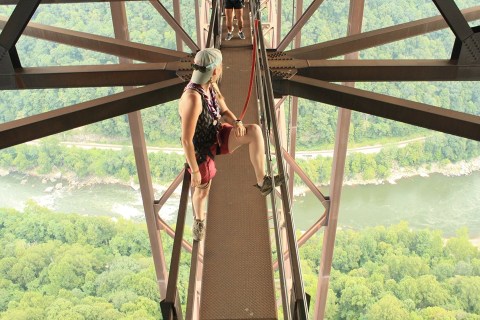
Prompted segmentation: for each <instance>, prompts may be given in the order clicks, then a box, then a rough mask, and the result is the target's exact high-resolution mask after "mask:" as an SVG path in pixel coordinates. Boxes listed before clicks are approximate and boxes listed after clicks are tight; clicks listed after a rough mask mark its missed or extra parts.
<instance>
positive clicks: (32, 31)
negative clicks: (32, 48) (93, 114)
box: [0, 17, 188, 62]
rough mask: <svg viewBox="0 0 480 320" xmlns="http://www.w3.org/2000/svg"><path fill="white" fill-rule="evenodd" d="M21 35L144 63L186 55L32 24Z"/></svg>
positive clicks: (0, 25) (0, 20) (2, 19)
mask: <svg viewBox="0 0 480 320" xmlns="http://www.w3.org/2000/svg"><path fill="white" fill-rule="evenodd" d="M6 21H7V19H6V18H5V17H0V28H3V27H5V24H6ZM23 34H24V35H27V36H31V37H35V38H39V39H44V40H48V41H53V42H57V43H62V44H66V45H71V46H75V47H79V48H83V49H88V50H93V51H97V52H103V53H106V54H111V55H115V56H120V57H125V58H130V59H133V60H137V61H144V62H167V61H176V60H178V59H181V58H184V57H186V56H187V55H188V54H187V53H185V52H181V51H175V50H169V49H164V48H159V47H155V46H150V45H145V44H140V43H135V42H131V41H125V40H117V39H113V38H109V37H103V36H98V35H93V34H90V33H85V32H79V31H72V30H68V29H64V28H58V27H51V26H46V25H42V24H38V23H33V22H30V23H29V24H28V26H27V27H26V28H25V30H24V33H23Z"/></svg>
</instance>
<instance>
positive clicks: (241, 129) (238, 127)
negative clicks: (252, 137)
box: [233, 120, 247, 137]
mask: <svg viewBox="0 0 480 320" xmlns="http://www.w3.org/2000/svg"><path fill="white" fill-rule="evenodd" d="M233 129H234V130H235V136H236V137H243V136H244V135H245V134H246V133H247V129H246V128H245V126H244V125H243V122H242V121H240V120H237V121H235V122H234V123H233Z"/></svg>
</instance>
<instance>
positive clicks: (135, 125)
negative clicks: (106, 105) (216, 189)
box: [110, 2, 168, 297]
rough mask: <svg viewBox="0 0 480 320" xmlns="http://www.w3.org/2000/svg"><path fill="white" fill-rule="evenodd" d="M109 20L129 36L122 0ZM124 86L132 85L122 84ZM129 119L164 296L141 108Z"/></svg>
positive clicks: (164, 274)
mask: <svg viewBox="0 0 480 320" xmlns="http://www.w3.org/2000/svg"><path fill="white" fill-rule="evenodd" d="M110 9H111V12H112V20H113V26H114V31H115V37H116V38H118V39H122V40H129V38H130V37H129V35H128V26H127V14H126V10H125V3H124V2H110ZM120 63H132V60H130V59H126V58H120ZM124 89H125V90H129V89H131V87H125V88H124ZM128 122H129V125H130V132H131V135H132V144H133V151H134V153H135V162H136V166H137V174H138V180H139V181H140V191H141V193H142V200H143V208H144V210H145V220H146V223H147V230H148V236H149V238H150V245H151V247H152V256H153V263H154V265H155V272H156V276H157V283H158V287H159V290H160V296H161V297H165V294H166V291H167V284H166V282H167V278H168V274H167V269H166V262H165V256H164V254H163V246H162V239H161V237H160V232H159V231H157V227H156V223H155V222H156V219H155V212H154V208H153V203H154V201H155V199H154V194H153V187H152V178H151V175H150V166H149V163H148V155H147V146H146V143H145V135H144V130H143V123H142V118H141V114H140V111H137V112H132V113H129V114H128Z"/></svg>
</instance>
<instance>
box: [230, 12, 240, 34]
mask: <svg viewBox="0 0 480 320" xmlns="http://www.w3.org/2000/svg"><path fill="white" fill-rule="evenodd" d="M235 17H237V25H238V32H242V30H243V9H235ZM232 24H233V20H232ZM232 30H233V28H232ZM230 32H231V31H230Z"/></svg>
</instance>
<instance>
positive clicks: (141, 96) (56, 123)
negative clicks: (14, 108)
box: [0, 78, 185, 149]
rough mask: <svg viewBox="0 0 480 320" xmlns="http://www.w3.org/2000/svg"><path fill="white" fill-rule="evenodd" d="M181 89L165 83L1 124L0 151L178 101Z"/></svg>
mask: <svg viewBox="0 0 480 320" xmlns="http://www.w3.org/2000/svg"><path fill="white" fill-rule="evenodd" d="M184 85H185V84H184V83H183V81H182V80H181V79H178V78H177V79H172V80H167V81H163V82H160V83H156V84H151V85H148V86H145V87H141V88H138V89H133V90H129V91H125V92H121V93H117V94H113V95H111V96H107V97H103V98H99V99H95V100H91V101H87V102H84V103H80V104H76V105H72V106H69V107H65V108H61V109H58V110H53V111H49V112H45V113H41V114H38V115H34V116H30V117H27V118H23V119H19V120H15V121H10V122H7V123H3V124H0V149H3V148H7V147H10V146H14V145H17V144H20V143H24V142H27V141H31V140H35V139H38V138H42V137H46V136H49V135H51V134H55V133H59V132H63V131H67V130H71V129H73V128H77V127H81V126H84V125H87V124H91V123H94V122H98V121H101V120H105V119H109V118H113V117H116V116H119V115H122V114H126V113H129V112H132V111H138V110H141V109H144V108H148V107H151V106H154V105H158V104H161V103H165V102H168V101H172V100H175V99H178V97H179V96H180V94H181V93H182V90H183V87H184Z"/></svg>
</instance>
